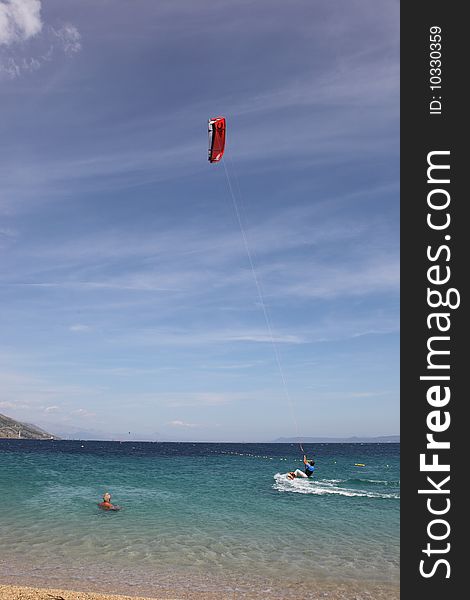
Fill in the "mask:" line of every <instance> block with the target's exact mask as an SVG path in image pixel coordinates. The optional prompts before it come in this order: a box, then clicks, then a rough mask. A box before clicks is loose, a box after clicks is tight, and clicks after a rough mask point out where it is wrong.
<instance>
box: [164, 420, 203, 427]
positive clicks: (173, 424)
mask: <svg viewBox="0 0 470 600" xmlns="http://www.w3.org/2000/svg"><path fill="white" fill-rule="evenodd" d="M168 425H170V426H171V427H189V428H191V427H198V425H197V424H196V423H185V422H184V421H170V422H169V423H168Z"/></svg>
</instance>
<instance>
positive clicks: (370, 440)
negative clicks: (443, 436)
mask: <svg viewBox="0 0 470 600" xmlns="http://www.w3.org/2000/svg"><path fill="white" fill-rule="evenodd" d="M272 443H273V444H399V443H400V436H399V435H380V436H376V437H357V436H351V437H345V438H343V437H338V438H335V437H320V436H318V437H304V438H299V437H292V438H290V437H286V438H284V437H281V438H277V439H276V440H273V441H272Z"/></svg>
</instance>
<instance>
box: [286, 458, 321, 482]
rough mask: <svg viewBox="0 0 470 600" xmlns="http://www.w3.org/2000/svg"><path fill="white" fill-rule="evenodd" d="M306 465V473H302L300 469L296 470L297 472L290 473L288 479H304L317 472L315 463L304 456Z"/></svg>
mask: <svg viewBox="0 0 470 600" xmlns="http://www.w3.org/2000/svg"><path fill="white" fill-rule="evenodd" d="M304 465H305V470H304V471H301V470H300V469H296V470H295V471H290V473H288V474H287V479H290V480H291V481H292V480H293V479H295V478H296V477H303V478H308V477H311V476H312V475H313V472H314V470H315V461H314V460H307V457H306V456H305V454H304Z"/></svg>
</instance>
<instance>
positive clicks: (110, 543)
mask: <svg viewBox="0 0 470 600" xmlns="http://www.w3.org/2000/svg"><path fill="white" fill-rule="evenodd" d="M306 450H307V451H308V452H310V456H314V457H315V459H316V461H317V463H316V470H315V474H314V477H313V479H312V480H295V481H294V482H289V481H288V480H287V479H286V478H285V476H284V475H283V474H285V473H286V472H287V471H288V470H291V469H293V468H297V467H299V468H301V466H302V463H301V455H300V452H299V447H298V446H296V445H290V444H189V443H154V444H153V443H135V442H134V443H132V442H128V443H119V442H79V441H74V442H72V441H45V442H44V441H43V442H35V441H21V440H11V441H9V440H1V441H0V489H1V492H2V493H1V517H0V522H1V528H0V547H1V548H2V550H1V555H0V581H4V582H12V581H17V582H20V583H31V584H35V585H43V584H47V585H49V586H56V587H60V586H62V587H67V586H68V587H72V588H77V589H97V590H105V591H115V592H123V593H124V592H125V593H136V594H137V593H141V594H148V595H151V594H156V593H159V592H161V591H162V590H163V591H164V590H165V589H167V590H171V589H183V588H184V589H188V590H193V591H200V592H201V593H202V594H203V593H204V592H211V591H223V592H230V591H232V592H234V593H235V594H236V597H237V598H258V597H259V598H297V599H301V598H317V597H319V594H320V596H321V593H323V595H325V594H332V595H333V596H334V597H336V596H337V597H344V598H349V597H351V598H354V597H358V596H357V593H358V591H359V592H361V591H362V592H364V593H366V594H369V595H372V596H373V597H374V598H382V597H383V598H398V579H399V494H400V491H399V485H400V483H399V445H398V444H318V445H316V446H315V448H308V449H306ZM356 463H364V464H365V467H357V466H355V464H356ZM106 490H109V491H110V492H111V494H112V501H113V502H115V503H116V504H119V505H121V506H122V510H121V511H120V512H115V513H110V512H104V511H101V510H99V509H98V508H97V502H99V501H100V499H101V496H102V494H103V492H104V491H106ZM325 590H326V591H325ZM335 594H336V596H335ZM202 597H203V596H202Z"/></svg>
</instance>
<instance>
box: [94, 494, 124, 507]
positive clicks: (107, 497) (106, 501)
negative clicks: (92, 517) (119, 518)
mask: <svg viewBox="0 0 470 600" xmlns="http://www.w3.org/2000/svg"><path fill="white" fill-rule="evenodd" d="M98 506H99V507H100V508H102V509H103V510H119V508H120V507H119V506H116V505H115V504H111V494H110V493H109V492H106V493H105V494H103V502H99V503H98Z"/></svg>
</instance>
